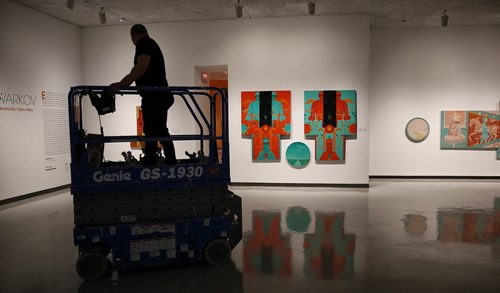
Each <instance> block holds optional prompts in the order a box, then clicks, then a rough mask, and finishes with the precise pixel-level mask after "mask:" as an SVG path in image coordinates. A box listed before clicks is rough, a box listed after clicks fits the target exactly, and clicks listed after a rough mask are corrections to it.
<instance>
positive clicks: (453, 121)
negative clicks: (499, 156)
mask: <svg viewBox="0 0 500 293" xmlns="http://www.w3.org/2000/svg"><path fill="white" fill-rule="evenodd" d="M499 137H500V115H499V114H498V112H486V111H443V112H441V149H498V148H500V138H499ZM497 152H498V150H497Z"/></svg>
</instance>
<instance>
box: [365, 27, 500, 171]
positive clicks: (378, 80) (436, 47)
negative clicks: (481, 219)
mask: <svg viewBox="0 0 500 293" xmlns="http://www.w3.org/2000/svg"><path fill="white" fill-rule="evenodd" d="M499 36H500V27H498V26H496V27H447V28H414V29H412V28H401V29H399V28H392V29H391V28H388V29H374V30H372V33H371V50H370V51H371V58H370V60H371V68H370V79H371V83H370V85H371V88H370V89H371V97H370V175H382V176H383V175H399V176H404V175H407V176H411V175H415V176H433V175H437V176H439V175H441V176H499V175H500V161H498V160H496V159H495V152H494V151H473V150H440V125H441V124H440V123H441V116H440V113H441V111H443V110H485V111H488V110H489V111H495V110H498V103H499V101H500V37H499ZM414 117H422V118H424V119H426V120H427V121H428V123H429V125H430V134H429V137H428V138H427V139H426V140H425V141H423V142H421V143H412V142H410V141H409V140H408V139H407V138H406V136H405V126H406V124H407V123H408V121H409V120H410V119H412V118H414Z"/></svg>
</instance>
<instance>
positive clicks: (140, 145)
mask: <svg viewBox="0 0 500 293" xmlns="http://www.w3.org/2000/svg"><path fill="white" fill-rule="evenodd" d="M135 113H136V115H135V117H136V119H137V136H144V132H143V131H142V128H143V126H144V121H143V120H142V108H141V107H140V106H137V107H136V108H135ZM144 146H145V144H144V141H131V142H130V148H131V149H133V150H140V149H142V148H144Z"/></svg>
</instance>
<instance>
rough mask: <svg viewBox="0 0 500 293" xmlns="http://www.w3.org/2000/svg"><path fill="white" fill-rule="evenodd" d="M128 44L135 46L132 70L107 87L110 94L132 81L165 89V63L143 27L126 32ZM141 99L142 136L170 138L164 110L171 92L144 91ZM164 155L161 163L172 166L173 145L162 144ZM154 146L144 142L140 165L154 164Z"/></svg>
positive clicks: (155, 157)
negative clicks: (130, 40)
mask: <svg viewBox="0 0 500 293" xmlns="http://www.w3.org/2000/svg"><path fill="white" fill-rule="evenodd" d="M130 36H131V38H132V43H134V45H135V56H134V67H133V68H132V70H131V71H130V73H129V74H127V75H125V77H123V78H122V80H121V81H120V82H115V83H112V84H111V88H112V90H113V92H117V91H119V90H120V88H122V87H125V86H129V85H131V84H132V83H133V82H134V81H135V84H136V85H137V86H139V87H140V86H161V87H168V81H167V77H166V72H165V60H164V58H163V54H162V52H161V49H160V47H159V46H158V44H157V43H156V42H155V41H154V40H153V39H151V38H150V37H149V34H148V31H147V30H146V27H145V26H144V25H142V24H135V25H133V26H132V28H131V29H130ZM139 94H140V95H141V97H142V103H141V107H142V117H143V120H144V128H143V129H144V134H145V136H146V137H153V136H167V137H168V136H170V133H169V132H168V128H167V113H168V109H169V108H170V107H171V106H172V104H173V103H174V97H173V95H172V93H171V92H167V93H164V92H161V93H160V92H146V91H140V92H139ZM161 145H162V146H163V151H164V152H165V163H166V164H175V163H176V162H177V160H176V157H175V149H174V144H173V142H172V141H171V140H170V141H162V142H161ZM157 150H158V143H157V142H156V141H146V147H145V149H144V164H145V165H154V164H155V163H156V161H157V155H156V153H157Z"/></svg>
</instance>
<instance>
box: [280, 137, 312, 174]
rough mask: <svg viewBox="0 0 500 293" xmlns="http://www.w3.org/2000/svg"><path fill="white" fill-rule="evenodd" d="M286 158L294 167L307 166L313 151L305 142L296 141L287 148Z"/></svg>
mask: <svg viewBox="0 0 500 293" xmlns="http://www.w3.org/2000/svg"><path fill="white" fill-rule="evenodd" d="M286 160H287V161H288V164H290V166H292V168H295V169H302V168H305V167H306V166H307V165H308V164H309V161H310V160H311V151H310V150H309V147H308V146H307V145H306V144H305V143H303V142H294V143H292V144H291V145H289V146H288V148H287V149H286Z"/></svg>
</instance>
